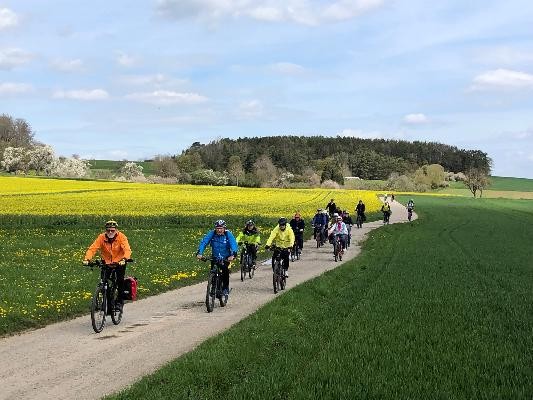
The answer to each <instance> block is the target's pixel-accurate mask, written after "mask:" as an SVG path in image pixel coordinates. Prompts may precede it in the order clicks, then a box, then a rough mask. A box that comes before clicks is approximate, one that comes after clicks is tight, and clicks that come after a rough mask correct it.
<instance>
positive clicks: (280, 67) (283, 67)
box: [269, 62, 305, 75]
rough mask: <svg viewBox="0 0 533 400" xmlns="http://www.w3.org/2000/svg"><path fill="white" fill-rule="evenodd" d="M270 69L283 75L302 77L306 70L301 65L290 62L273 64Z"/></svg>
mask: <svg viewBox="0 0 533 400" xmlns="http://www.w3.org/2000/svg"><path fill="white" fill-rule="evenodd" d="M269 69H270V70H272V71H274V72H276V73H279V74H283V75H300V74H303V73H305V68H304V67H302V66H301V65H298V64H294V63H290V62H279V63H275V64H271V65H270V66H269Z"/></svg>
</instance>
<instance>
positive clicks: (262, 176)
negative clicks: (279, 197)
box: [254, 154, 278, 187]
mask: <svg viewBox="0 0 533 400" xmlns="http://www.w3.org/2000/svg"><path fill="white" fill-rule="evenodd" d="M254 175H255V176H256V178H257V181H258V182H259V185H260V186H263V187H264V186H269V184H270V183H272V182H273V181H275V180H276V179H277V178H278V169H277V168H276V166H275V165H274V163H272V160H271V159H270V157H269V156H267V155H266V154H263V155H261V156H260V157H259V158H258V159H257V160H256V161H255V163H254Z"/></svg>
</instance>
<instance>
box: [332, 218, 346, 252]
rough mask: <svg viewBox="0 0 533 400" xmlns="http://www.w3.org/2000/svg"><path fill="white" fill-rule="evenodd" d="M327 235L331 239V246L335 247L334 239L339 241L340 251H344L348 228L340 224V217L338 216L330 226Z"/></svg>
mask: <svg viewBox="0 0 533 400" xmlns="http://www.w3.org/2000/svg"><path fill="white" fill-rule="evenodd" d="M328 233H329V234H330V235H331V237H332V238H333V241H332V243H333V246H335V238H336V239H337V240H340V241H341V245H342V251H344V250H345V249H346V239H347V236H348V228H347V227H346V224H345V223H344V222H342V216H341V215H338V216H337V220H336V222H335V223H333V224H331V227H330V228H329V230H328Z"/></svg>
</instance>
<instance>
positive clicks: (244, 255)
mask: <svg viewBox="0 0 533 400" xmlns="http://www.w3.org/2000/svg"><path fill="white" fill-rule="evenodd" d="M248 246H255V245H254V244H249V243H247V242H245V243H244V244H243V246H242V250H241V258H240V265H241V282H243V281H244V278H246V274H248V277H249V278H250V279H252V278H253V277H254V274H255V265H254V264H253V260H252V254H251V253H250V252H249V251H248Z"/></svg>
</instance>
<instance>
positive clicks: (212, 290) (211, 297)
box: [205, 272, 216, 312]
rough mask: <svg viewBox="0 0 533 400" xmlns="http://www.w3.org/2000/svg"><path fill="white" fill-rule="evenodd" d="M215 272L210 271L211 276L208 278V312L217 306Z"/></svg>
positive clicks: (206, 297) (206, 296) (206, 304)
mask: <svg viewBox="0 0 533 400" xmlns="http://www.w3.org/2000/svg"><path fill="white" fill-rule="evenodd" d="M214 280H215V274H214V273H213V272H210V273H209V278H208V279H207V292H206V295H205V306H206V308H207V312H211V311H213V308H215V294H216V285H215V284H214Z"/></svg>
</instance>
